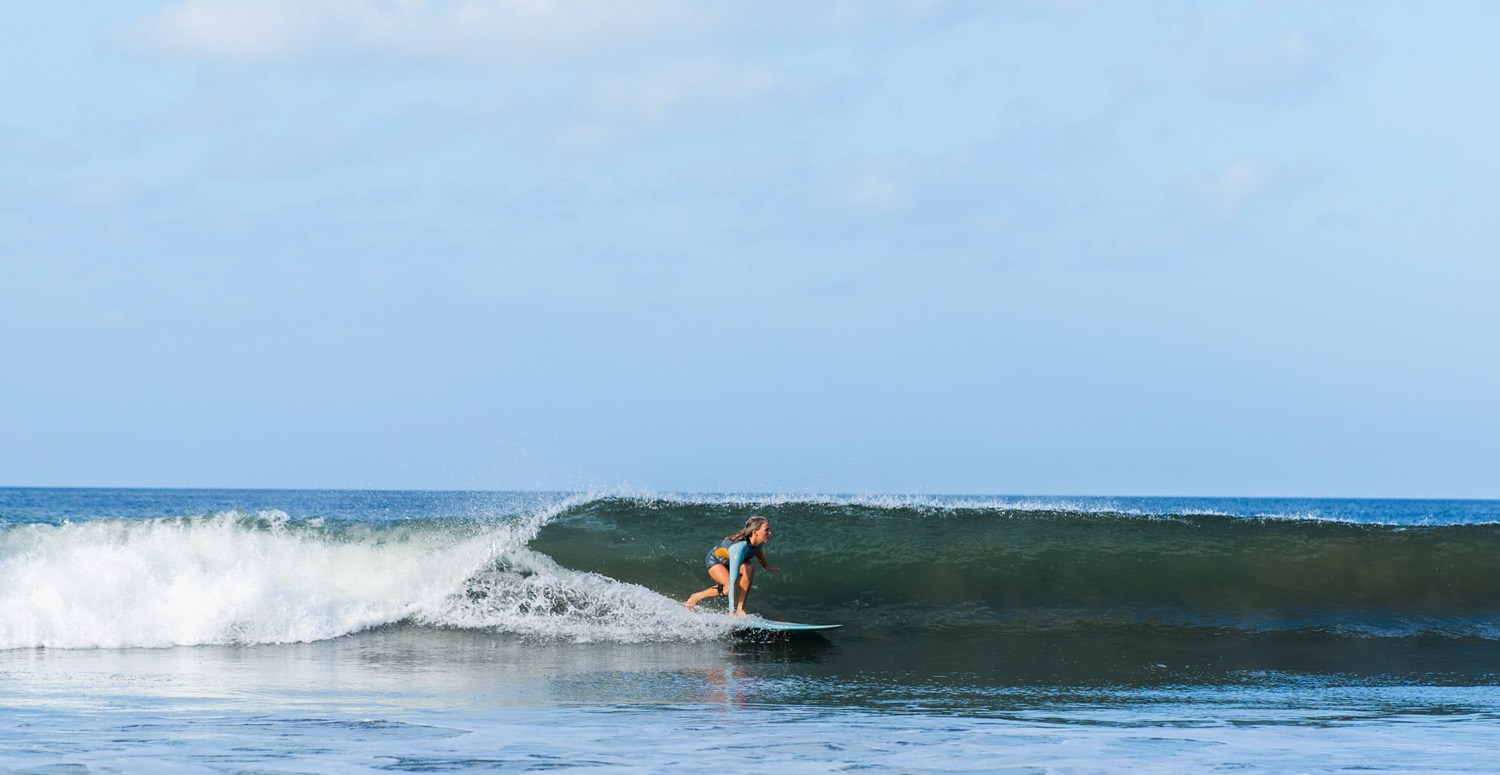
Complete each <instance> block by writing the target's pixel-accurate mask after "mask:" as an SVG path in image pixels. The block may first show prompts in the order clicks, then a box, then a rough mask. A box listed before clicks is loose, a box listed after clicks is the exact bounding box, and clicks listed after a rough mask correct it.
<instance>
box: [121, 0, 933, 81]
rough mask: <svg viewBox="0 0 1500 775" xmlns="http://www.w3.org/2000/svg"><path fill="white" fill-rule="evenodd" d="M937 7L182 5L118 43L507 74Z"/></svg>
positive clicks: (458, 0)
mask: <svg viewBox="0 0 1500 775" xmlns="http://www.w3.org/2000/svg"><path fill="white" fill-rule="evenodd" d="M946 4H947V3H945V2H942V0H879V1H872V2H859V3H856V2H834V3H823V4H814V5H804V4H797V3H792V2H772V3H751V2H744V1H738V2H733V1H732V2H720V3H699V2H691V1H690V0H635V1H634V2H629V3H618V2H610V1H609V0H453V1H451V2H439V1H437V0H179V1H178V2H175V3H173V4H171V5H169V6H167V7H166V8H164V9H163V10H161V11H159V12H157V13H154V14H152V15H150V16H147V17H145V18H142V19H139V20H137V21H136V22H135V23H133V24H131V25H129V26H128V27H127V28H125V29H124V30H122V31H121V35H120V37H121V40H122V42H123V43H125V44H126V45H127V46H128V47H131V48H134V49H136V50H139V51H143V52H147V53H151V54H155V55H158V56H168V57H185V58H194V59H208V60H221V61H231V62H235V61H237V62H248V63H264V62H297V61H309V60H312V61H317V60H330V59H331V60H338V59H346V58H357V57H377V58H390V59H396V60H401V61H413V60H415V61H438V62H446V63H461V64H471V65H488V66H507V65H517V64H525V63H532V62H538V61H549V60H557V59H563V58H566V59H575V58H584V59H587V58H594V57H598V56H601V55H604V56H607V55H608V54H610V53H612V52H619V51H633V52H636V53H639V52H640V51H641V50H642V47H643V46H647V45H650V44H655V43H660V42H662V41H664V40H668V39H675V40H677V41H679V42H688V43H692V42H698V43H700V44H709V45H712V44H715V43H719V42H722V41H725V40H729V39H734V40H741V41H744V40H749V39H753V38H756V37H765V36H767V35H768V34H769V35H770V36H771V37H780V38H786V37H791V38H799V37H805V36H809V35H811V36H820V35H836V34H840V33H841V32H845V31H848V30H850V29H854V28H858V27H860V26H863V25H866V24H869V23H891V22H897V23H900V22H903V21H907V20H919V19H923V18H927V17H929V16H931V15H933V14H935V13H936V12H937V11H938V9H940V8H942V7H943V6H944V5H946Z"/></svg>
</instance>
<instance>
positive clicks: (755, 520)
mask: <svg viewBox="0 0 1500 775" xmlns="http://www.w3.org/2000/svg"><path fill="white" fill-rule="evenodd" d="M767 521H768V520H767V519H766V518H765V517H751V518H749V519H747V520H745V527H744V528H743V529H741V530H740V532H738V533H735V534H734V535H732V536H724V540H725V541H744V540H747V539H749V538H750V534H751V533H754V532H755V531H757V530H759V529H760V528H761V526H762V525H765V524H766V522H767Z"/></svg>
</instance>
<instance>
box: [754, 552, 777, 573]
mask: <svg viewBox="0 0 1500 775" xmlns="http://www.w3.org/2000/svg"><path fill="white" fill-rule="evenodd" d="M755 559H757V560H760V567H762V568H765V569H766V570H769V571H779V570H781V569H780V568H773V567H771V563H769V562H766V550H764V549H761V550H760V551H758V552H756V553H755Z"/></svg>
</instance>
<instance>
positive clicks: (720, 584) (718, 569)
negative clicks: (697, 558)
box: [683, 565, 729, 611]
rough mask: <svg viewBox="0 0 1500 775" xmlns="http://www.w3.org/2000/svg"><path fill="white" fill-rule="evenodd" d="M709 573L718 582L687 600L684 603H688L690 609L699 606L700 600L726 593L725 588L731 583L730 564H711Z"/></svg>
mask: <svg viewBox="0 0 1500 775" xmlns="http://www.w3.org/2000/svg"><path fill="white" fill-rule="evenodd" d="M708 575H709V576H710V577H712V578H713V580H714V581H715V582H717V583H716V584H714V585H713V586H711V587H709V588H708V589H705V590H703V591H702V592H699V593H697V594H695V595H693V596H692V597H690V598H688V599H687V602H686V603H684V604H683V605H686V606H687V607H688V610H689V611H691V610H693V609H695V608H697V606H698V601H700V600H703V599H705V598H710V597H718V596H719V595H722V594H724V590H725V588H726V586H727V585H728V584H729V566H728V565H714V566H711V567H710V568H709V569H708Z"/></svg>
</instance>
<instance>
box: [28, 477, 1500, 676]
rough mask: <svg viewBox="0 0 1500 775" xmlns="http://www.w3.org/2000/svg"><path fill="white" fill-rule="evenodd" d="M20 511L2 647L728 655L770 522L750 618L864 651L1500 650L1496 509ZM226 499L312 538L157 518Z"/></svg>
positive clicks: (787, 500)
mask: <svg viewBox="0 0 1500 775" xmlns="http://www.w3.org/2000/svg"><path fill="white" fill-rule="evenodd" d="M15 492H16V491H11V493H10V494H9V495H7V493H4V492H0V648H3V649H14V648H34V647H51V648H118V647H161V646H172V645H199V644H232V643H287V642H303V641H315V640H325V639H330V638H337V637H340V636H343V635H348V634H351V633H356V632H361V631H366V630H371V629H374V628H380V627H389V626H402V627H415V628H447V629H462V630H477V631H483V632H492V633H502V634H507V635H512V636H519V637H523V638H539V639H549V640H559V639H560V640H564V641H610V642H652V641H671V640H676V641H681V640H705V639H713V638H721V637H725V636H726V635H727V634H728V632H729V619H728V617H725V616H720V615H704V614H702V613H699V614H692V613H689V612H687V611H685V610H684V609H683V608H682V606H681V605H680V602H679V601H680V600H682V599H684V598H686V597H687V595H688V594H690V593H692V592H694V591H697V590H699V589H702V588H703V587H705V586H707V585H708V580H707V576H706V574H705V573H704V570H703V565H702V557H703V555H704V553H705V552H707V551H708V549H709V547H710V546H712V545H713V544H715V543H716V542H717V541H718V540H719V539H720V538H722V537H723V536H724V535H726V534H727V533H729V532H732V531H733V530H734V529H735V528H736V527H737V526H738V525H741V524H743V523H744V520H745V519H746V518H747V517H749V516H751V515H752V514H760V515H763V516H766V517H768V518H769V519H770V520H771V523H772V527H773V531H774V536H773V538H772V541H771V544H770V546H769V547H768V548H767V556H768V557H769V558H770V560H771V562H772V564H773V565H778V566H780V567H781V568H783V569H784V570H783V571H782V572H781V573H777V574H761V575H760V576H758V577H757V581H756V588H755V590H754V593H753V594H752V597H751V600H750V606H749V607H750V609H751V610H753V611H759V612H760V613H762V614H763V615H765V616H767V617H769V618H778V619H790V620H796V621H813V622H830V623H842V624H844V625H845V629H844V630H841V631H840V635H839V637H840V638H841V639H842V642H844V643H846V644H853V643H855V642H880V641H882V640H884V639H887V638H892V639H895V638H899V639H900V640H901V641H903V642H908V643H909V642H912V639H913V638H916V639H927V640H928V641H929V642H931V643H939V642H954V643H957V642H966V643H998V642H1001V641H1004V640H1007V639H1009V642H1011V643H1019V642H1023V640H1025V639H1029V640H1025V642H1040V641H1038V640H1037V639H1039V638H1040V639H1042V641H1047V640H1048V639H1052V641H1051V642H1054V643H1055V642H1062V641H1072V642H1077V643H1080V644H1083V643H1084V641H1085V640H1086V641H1088V642H1098V641H1099V639H1106V640H1107V639H1109V638H1112V637H1120V638H1126V639H1134V640H1135V641H1139V640H1140V639H1141V638H1147V639H1160V638H1169V639H1170V638H1179V639H1181V638H1185V637H1186V638H1191V639H1195V641H1203V639H1205V638H1208V639H1212V638H1224V637H1225V636H1229V638H1231V639H1233V638H1240V639H1243V638H1246V637H1249V638H1265V637H1271V638H1276V639H1280V640H1282V641H1284V640H1287V639H1290V640H1292V641H1296V642H1311V641H1312V640H1318V639H1322V640H1323V641H1326V640H1327V639H1329V638H1333V639H1348V638H1356V639H1359V640H1361V641H1371V640H1378V641H1386V642H1392V641H1391V639H1411V638H1415V639H1419V640H1423V641H1424V642H1430V641H1433V640H1434V639H1436V640H1437V641H1443V642H1452V643H1458V642H1494V643H1497V644H1500V627H1497V625H1496V623H1497V622H1500V525H1497V524H1495V523H1494V522H1492V521H1488V520H1487V519H1484V517H1486V515H1488V514H1490V512H1492V511H1495V510H1496V508H1497V507H1496V505H1495V504H1494V503H1493V502H1477V503H1480V504H1481V505H1480V506H1475V505H1472V504H1470V505H1467V506H1462V507H1461V508H1460V509H1459V511H1462V512H1463V513H1462V514H1461V515H1460V517H1459V519H1461V520H1463V521H1465V522H1467V523H1464V524H1415V523H1418V522H1423V521H1428V520H1427V518H1426V517H1423V516H1421V515H1420V514H1418V515H1416V516H1415V517H1413V516H1412V514H1411V513H1408V512H1401V513H1403V514H1406V516H1404V517H1400V518H1396V519H1386V518H1385V517H1383V516H1382V514H1384V512H1380V510H1379V509H1378V508H1375V507H1371V506H1366V507H1360V506H1358V505H1357V504H1355V505H1351V503H1352V502H1341V503H1342V505H1340V506H1338V508H1340V509H1344V510H1345V511H1347V512H1349V513H1355V514H1362V515H1364V517H1367V518H1366V519H1363V520H1362V521H1358V520H1342V521H1341V520H1329V519H1326V518H1323V517H1322V516H1321V515H1320V514H1306V513H1303V512H1302V511H1298V512H1297V513H1292V514H1285V513H1282V514H1278V513H1275V509H1271V510H1270V512H1269V513H1268V512H1267V511H1266V509H1265V507H1266V506H1267V504H1266V503H1251V504H1249V505H1248V506H1245V507H1244V508H1243V509H1241V510H1242V511H1244V512H1245V513H1241V514H1233V513H1218V514H1210V513H1200V512H1194V511H1192V509H1184V508H1181V504H1169V505H1172V506H1173V508H1159V507H1160V506H1161V504H1154V505H1153V504H1142V503H1137V504H1135V505H1134V506H1131V507H1130V508H1127V509H1117V508H1114V507H1113V504H1111V503H1107V502H1106V503H1101V502H1097V501H1094V502H1088V501H1084V500H1079V501H1056V500H1053V501H1014V502H1005V501H998V500H997V501H979V500H972V499H970V500H947V501H944V500H937V499H839V498H827V499H806V498H794V497H781V498H740V497H727V496H703V497H698V496H693V497H662V496H638V497H613V496H607V497H593V496H566V495H557V496H547V497H540V496H535V495H527V496H525V497H520V496H518V497H513V498H510V499H509V500H505V501H504V503H505V504H508V505H504V507H498V506H494V504H492V503H490V502H489V501H485V500H484V498H482V497H479V496H473V497H469V496H465V497H463V498H457V497H450V496H443V497H441V498H439V497H436V496H434V495H433V494H405V495H403V494H389V495H383V494H360V495H359V496H358V497H354V496H348V495H344V494H328V493H321V494H310V495H309V494H300V495H299V494H296V493H290V494H288V493H250V494H246V493H241V492H234V491H217V492H210V493H208V494H207V495H205V494H204V493H203V492H197V493H190V494H186V495H185V494H182V493H174V492H171V491H166V492H160V493H158V494H156V495H146V494H142V493H140V492H136V493H133V494H130V496H129V497H130V498H133V499H135V501H132V503H134V505H130V506H129V507H128V508H126V507H121V506H119V504H120V503H124V502H125V501H123V500H122V501H115V500H110V499H111V497H112V496H111V495H110V494H109V493H107V492H103V491H101V492H100V493H94V494H85V495H80V494H78V493H77V492H75V491H68V492H64V493H63V494H61V495H57V496H55V497H53V496H48V495H47V493H50V492H52V491H27V492H25V493H23V496H24V499H30V500H28V501H27V502H26V503H23V504H22V507H16V506H14V505H13V503H14V502H15V501H17V500H20V499H23V498H22V496H16V495H15ZM39 493H40V494H39ZM7 497H9V498H11V501H10V502H7V500H6V498H7ZM497 497H498V496H497ZM49 498H50V499H49ZM91 499H92V500H91ZM136 501H138V502H136ZM210 501H212V502H220V501H239V502H246V503H253V504H257V505H263V504H265V503H269V502H282V503H286V504H289V505H288V508H289V509H290V510H291V511H292V512H293V513H295V514H296V516H291V515H289V514H288V513H287V512H284V511H281V510H278V509H274V508H271V509H263V510H260V511H256V512H251V511H245V510H235V509H229V510H223V511H215V512H208V513H200V514H197V515H195V516H160V514H162V513H170V512H171V510H172V509H173V508H174V507H175V506H180V505H181V504H183V503H191V504H193V505H200V504H202V503H207V502H210ZM101 503H102V504H103V505H102V506H101ZM1486 503H1488V504H1489V505H1483V504H1486ZM38 504H40V505H38ZM59 504H63V505H59ZM476 504H477V505H476ZM1142 505H1145V506H1147V508H1138V507H1140V506H1142ZM1221 505H1222V504H1221ZM1153 508H1154V511H1153ZM1298 508H1299V509H1300V508H1301V507H1298ZM1361 508H1364V511H1361V510H1360V509H1361ZM1372 509H1373V511H1372ZM28 510H29V511H28ZM90 514H94V515H95V516H93V517H92V518H90V517H89V516H88V515H90ZM37 515H41V516H37ZM1386 516H1389V514H1386ZM1398 516H1399V515H1398ZM80 520H81V521H80ZM1403 521H1404V522H1407V523H1413V524H1402V522H1403ZM718 603H719V601H709V602H707V603H705V605H704V608H705V609H708V610H709V611H715V610H722V609H720V608H718V607H717V605H716V604H718ZM1059 639H1060V640H1059ZM1204 642H1207V641H1204ZM851 647H852V645H851ZM1080 647H1081V648H1082V647H1083V646H1080Z"/></svg>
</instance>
